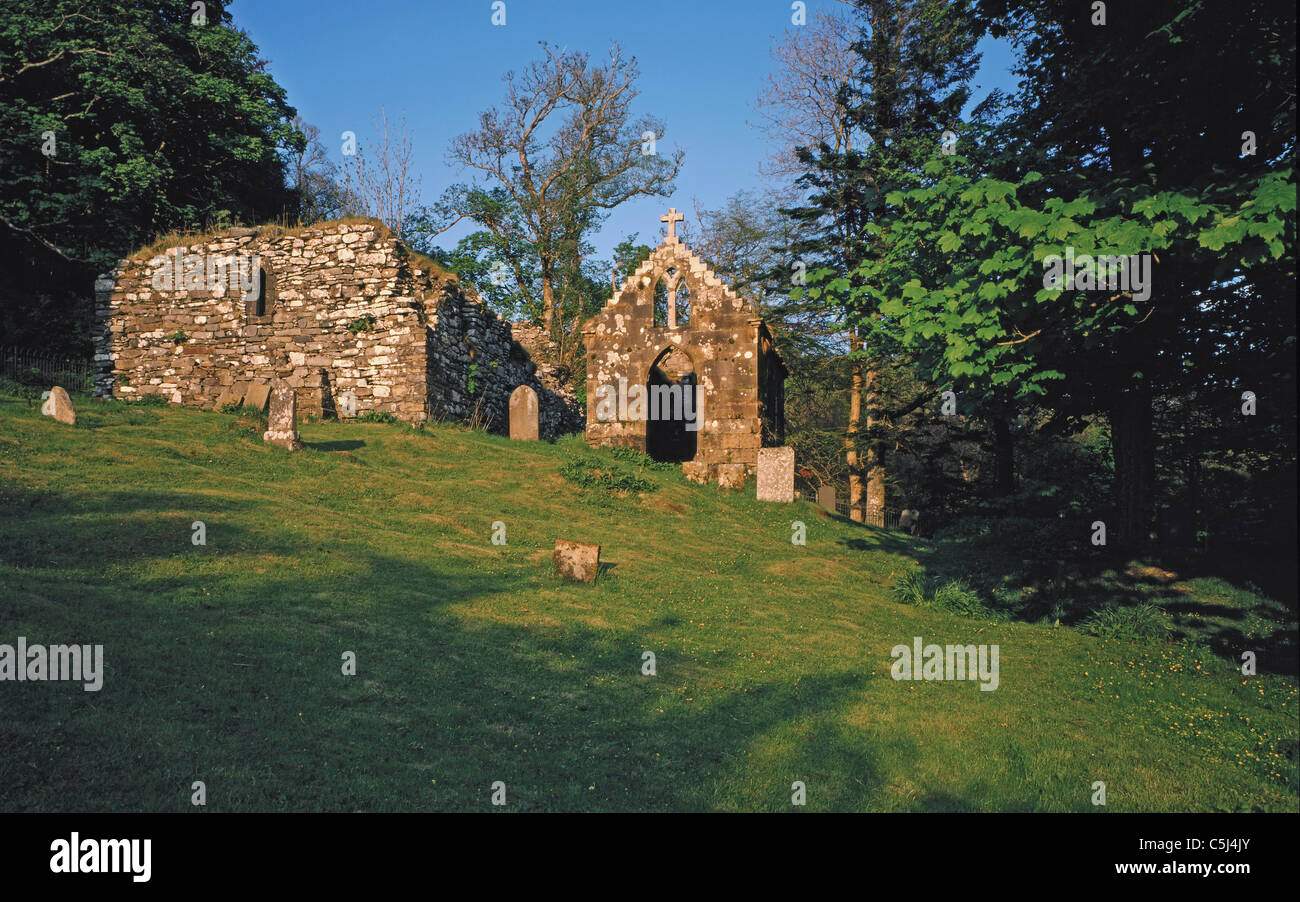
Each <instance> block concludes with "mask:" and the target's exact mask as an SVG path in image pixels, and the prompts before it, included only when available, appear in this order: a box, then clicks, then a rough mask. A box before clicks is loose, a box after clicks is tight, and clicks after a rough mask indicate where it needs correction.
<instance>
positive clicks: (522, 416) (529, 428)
mask: <svg viewBox="0 0 1300 902" xmlns="http://www.w3.org/2000/svg"><path fill="white" fill-rule="evenodd" d="M510 437H511V438H512V439H516V440H518V441H533V442H535V441H537V392H535V391H533V390H532V389H531V388H529V387H528V386H527V385H521V386H519V387H518V388H516V389H515V390H514V391H513V392H511V393H510Z"/></svg>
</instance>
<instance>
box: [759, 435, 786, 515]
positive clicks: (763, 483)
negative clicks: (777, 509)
mask: <svg viewBox="0 0 1300 902" xmlns="http://www.w3.org/2000/svg"><path fill="white" fill-rule="evenodd" d="M758 500H759V501H782V502H784V503H786V504H790V503H792V502H793V501H794V449H793V448H789V447H786V448H759V449H758Z"/></svg>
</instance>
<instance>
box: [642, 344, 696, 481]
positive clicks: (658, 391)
mask: <svg viewBox="0 0 1300 902" xmlns="http://www.w3.org/2000/svg"><path fill="white" fill-rule="evenodd" d="M698 384H699V379H698V377H697V376H696V373H695V364H694V363H692V362H691V358H690V356H689V355H688V354H687V353H686V352H685V351H683V350H682V349H681V348H677V347H670V348H666V349H665V350H664V351H663V352H661V353H660V354H659V356H658V357H656V358H655V362H654V363H652V364H650V372H649V373H648V374H647V376H646V395H647V397H646V408H647V409H646V427H645V444H646V453H647V454H649V455H650V456H651V457H652V458H654V459H655V460H660V461H670V462H674V463H677V462H681V461H687V460H694V459H695V454H696V451H697V450H698V436H699V432H698V431H697V430H694V429H688V428H687V424H688V423H691V425H696V423H695V422H693V421H694V420H695V418H696V417H698V415H699V394H698V392H697V391H696V386H697V385H698ZM688 417H689V419H688Z"/></svg>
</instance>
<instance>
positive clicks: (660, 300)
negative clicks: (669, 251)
mask: <svg viewBox="0 0 1300 902" xmlns="http://www.w3.org/2000/svg"><path fill="white" fill-rule="evenodd" d="M667 325H668V283H667V282H665V281H664V279H663V277H662V276H660V277H659V281H658V282H655V296H654V326H655V328H656V329H662V328H664V327H666V326H667Z"/></svg>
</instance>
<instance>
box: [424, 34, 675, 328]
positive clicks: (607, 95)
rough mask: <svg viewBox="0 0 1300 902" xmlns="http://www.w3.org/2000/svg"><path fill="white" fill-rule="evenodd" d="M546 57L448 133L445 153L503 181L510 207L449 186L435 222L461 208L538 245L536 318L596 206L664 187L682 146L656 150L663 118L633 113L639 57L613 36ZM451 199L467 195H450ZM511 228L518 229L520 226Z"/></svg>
mask: <svg viewBox="0 0 1300 902" xmlns="http://www.w3.org/2000/svg"><path fill="white" fill-rule="evenodd" d="M542 49H543V51H544V53H545V58H544V59H541V60H537V61H535V62H533V63H531V64H529V65H528V66H527V67H525V68H524V69H523V70H521V71H519V72H513V71H512V72H508V73H507V74H506V76H505V81H506V99H505V103H504V104H503V105H502V106H501V107H500V108H496V107H494V108H492V109H490V110H488V111H487V112H485V113H482V114H481V115H480V116H479V126H478V129H477V130H475V131H472V132H469V133H467V134H463V135H460V136H459V137H457V138H455V139H454V140H453V141H452V143H451V148H450V151H449V158H450V160H451V161H452V162H453V163H456V164H458V165H459V166H461V167H462V168H466V169H472V170H475V171H476V172H477V173H479V175H480V176H481V177H483V178H485V179H486V181H487V182H488V185H489V188H501V189H504V191H505V195H506V196H508V198H509V201H510V205H511V206H512V208H513V213H514V215H513V216H510V217H491V216H490V217H484V216H482V215H480V214H481V212H482V211H481V210H480V209H479V207H478V206H477V205H476V204H475V203H473V199H474V198H475V197H481V192H474V191H464V190H462V191H460V192H456V193H452V194H451V195H450V200H449V201H448V204H447V206H446V209H445V211H444V212H445V214H446V220H447V221H446V222H445V224H444V225H443V226H442V229H441V231H445V230H446V229H447V228H450V227H451V226H452V225H454V224H455V223H456V222H458V221H459V220H461V219H465V218H470V219H474V220H476V221H477V222H479V223H481V224H482V225H484V226H485V227H487V228H488V229H489V230H491V231H493V233H494V234H496V235H497V237H498V238H500V239H501V240H503V241H517V240H519V239H520V238H522V239H523V240H525V241H527V242H528V243H529V244H531V245H532V246H533V247H534V248H535V249H536V253H537V254H538V266H539V272H540V275H541V278H540V282H541V290H542V321H543V325H544V326H545V327H546V329H547V331H548V332H553V331H554V326H555V324H556V322H557V318H556V313H557V305H558V304H559V302H560V300H561V299H560V298H559V296H558V294H559V293H558V292H557V287H559V288H560V290H561V291H562V285H563V280H562V274H563V273H564V272H566V271H575V270H576V269H577V268H578V267H579V265H580V263H581V255H582V246H583V237H584V235H586V234H587V233H588V232H589V231H590V230H591V229H593V228H594V227H595V226H596V225H598V224H599V222H600V220H601V218H602V217H603V215H604V213H605V212H607V211H609V210H612V209H614V208H615V207H617V206H618V205H619V204H621V203H623V202H624V201H627V200H629V199H630V198H633V197H636V196H638V195H658V196H666V195H667V194H669V193H670V192H671V191H672V183H673V179H674V178H676V176H677V172H678V170H679V169H680V168H681V163H682V158H683V156H684V154H683V152H682V151H680V150H678V151H676V152H675V153H674V154H673V155H672V156H671V157H664V156H661V155H660V154H659V153H658V152H657V151H658V147H657V144H658V142H659V141H660V140H662V138H663V135H664V129H663V125H662V123H660V122H658V121H657V120H654V119H651V118H649V117H641V118H639V119H636V120H633V119H632V116H631V111H630V106H631V103H632V101H633V100H634V99H635V98H636V96H637V91H636V87H635V82H636V78H637V74H638V67H637V63H636V59H635V58H625V57H624V55H623V51H622V48H620V47H619V46H618V45H617V44H614V45H613V46H612V47H611V48H610V51H609V56H608V58H607V59H606V60H605V62H604V65H593V64H592V62H591V60H590V58H589V57H588V55H587V54H585V53H576V52H570V51H568V50H564V49H555V48H552V47H550V46H548V45H547V44H545V43H543V44H542ZM458 199H459V200H461V201H466V202H458ZM514 230H522V233H523V234H522V235H519V234H516V233H515V231H514Z"/></svg>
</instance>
